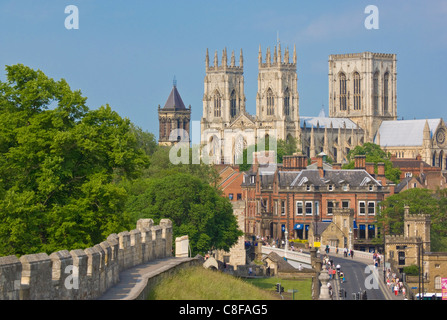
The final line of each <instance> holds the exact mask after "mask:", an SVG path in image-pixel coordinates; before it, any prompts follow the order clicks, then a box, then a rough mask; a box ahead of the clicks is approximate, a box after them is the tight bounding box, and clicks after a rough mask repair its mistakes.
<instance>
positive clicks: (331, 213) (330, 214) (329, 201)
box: [326, 200, 335, 216]
mask: <svg viewBox="0 0 447 320" xmlns="http://www.w3.org/2000/svg"><path fill="white" fill-rule="evenodd" d="M329 203H332V207H330V208H331V209H332V212H330V213H329ZM334 208H335V207H334V201H333V200H328V201H327V212H326V213H327V215H328V216H332V215H333V214H334V211H333V210H334Z"/></svg>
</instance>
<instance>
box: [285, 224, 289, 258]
mask: <svg viewBox="0 0 447 320" xmlns="http://www.w3.org/2000/svg"><path fill="white" fill-rule="evenodd" d="M288 235H289V233H288V232H287V229H286V230H285V231H284V238H285V246H284V257H285V258H286V259H287V250H289V240H288V239H287V236H288Z"/></svg>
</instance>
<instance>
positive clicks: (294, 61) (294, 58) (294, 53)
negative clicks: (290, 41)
mask: <svg viewBox="0 0 447 320" xmlns="http://www.w3.org/2000/svg"><path fill="white" fill-rule="evenodd" d="M293 63H294V64H296V45H293Z"/></svg>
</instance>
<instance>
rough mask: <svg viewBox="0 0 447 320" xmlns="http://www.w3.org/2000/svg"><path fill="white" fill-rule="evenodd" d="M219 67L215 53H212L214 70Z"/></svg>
mask: <svg viewBox="0 0 447 320" xmlns="http://www.w3.org/2000/svg"><path fill="white" fill-rule="evenodd" d="M218 66H219V60H218V59H217V51H216V52H214V68H215V69H217V67H218Z"/></svg>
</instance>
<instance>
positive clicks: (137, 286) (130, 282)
mask: <svg viewBox="0 0 447 320" xmlns="http://www.w3.org/2000/svg"><path fill="white" fill-rule="evenodd" d="M191 260H194V258H176V257H168V258H164V259H158V260H155V261H149V262H147V263H144V264H141V265H138V266H135V267H132V268H129V269H127V270H124V271H122V272H121V273H120V281H119V282H118V283H117V284H116V285H114V286H113V287H111V288H109V290H107V291H106V292H105V293H104V294H103V295H102V296H101V297H99V298H98V300H135V299H137V298H138V297H139V295H140V293H141V292H142V291H143V290H144V289H145V288H146V285H147V283H148V280H149V279H150V278H152V277H154V276H157V275H159V274H161V273H163V272H165V271H168V270H169V269H171V268H173V267H176V266H178V265H180V264H182V263H185V262H188V261H191Z"/></svg>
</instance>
